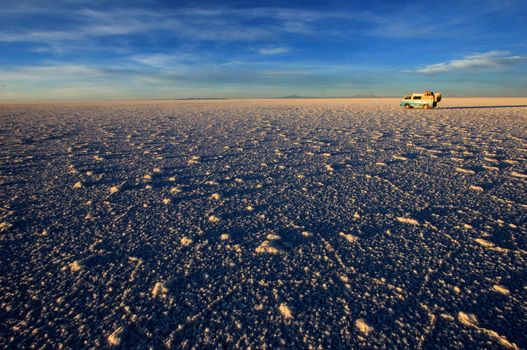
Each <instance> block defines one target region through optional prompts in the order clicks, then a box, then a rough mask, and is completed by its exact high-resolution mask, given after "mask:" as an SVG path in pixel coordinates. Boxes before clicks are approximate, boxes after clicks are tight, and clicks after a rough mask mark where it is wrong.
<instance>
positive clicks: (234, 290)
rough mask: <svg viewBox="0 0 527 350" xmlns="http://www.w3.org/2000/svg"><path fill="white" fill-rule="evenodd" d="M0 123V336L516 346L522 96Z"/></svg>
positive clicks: (290, 103)
mask: <svg viewBox="0 0 527 350" xmlns="http://www.w3.org/2000/svg"><path fill="white" fill-rule="evenodd" d="M0 121H1V135H0V146H1V147H0V157H1V158H0V159H1V173H0V200H1V208H0V244H1V255H0V320H1V322H0V346H1V347H2V348H10V347H14V346H18V347H19V348H30V347H35V348H59V346H63V347H66V348H80V347H90V348H92V347H97V348H99V347H123V348H147V347H153V348H182V349H185V348H194V347H195V348H206V347H210V348H219V347H229V348H230V347H242V348H246V347H252V348H264V347H265V346H267V347H273V348H275V347H284V348H308V347H319V346H320V347H323V348H357V347H363V348H394V347H399V348H444V347H451V348H464V347H469V348H508V349H517V348H526V347H527V333H526V332H525V330H526V329H527V269H526V268H527V226H526V225H525V223H526V222H527V211H526V210H527V186H526V181H527V163H526V158H527V99H453V98H452V99H448V98H447V99H445V100H444V101H443V102H441V103H440V105H439V107H438V108H436V109H434V110H404V109H403V108H402V107H399V106H398V100H397V99H372V100H368V99H338V100H321V99H312V100H245V101H244V100H236V101H232V100H229V101H117V102H111V103H109V102H105V103H84V104H40V105H39V104H34V105H4V106H0Z"/></svg>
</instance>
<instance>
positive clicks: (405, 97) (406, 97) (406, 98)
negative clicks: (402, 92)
mask: <svg viewBox="0 0 527 350" xmlns="http://www.w3.org/2000/svg"><path fill="white" fill-rule="evenodd" d="M404 99H405V100H411V99H412V96H410V95H408V96H404Z"/></svg>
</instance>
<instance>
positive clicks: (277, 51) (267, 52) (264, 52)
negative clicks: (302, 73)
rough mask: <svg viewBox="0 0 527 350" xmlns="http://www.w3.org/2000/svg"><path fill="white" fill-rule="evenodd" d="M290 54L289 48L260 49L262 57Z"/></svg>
mask: <svg viewBox="0 0 527 350" xmlns="http://www.w3.org/2000/svg"><path fill="white" fill-rule="evenodd" d="M287 52H289V49H288V48H287V47H263V48H260V49H258V53H259V54H260V55H278V54H282V53H287Z"/></svg>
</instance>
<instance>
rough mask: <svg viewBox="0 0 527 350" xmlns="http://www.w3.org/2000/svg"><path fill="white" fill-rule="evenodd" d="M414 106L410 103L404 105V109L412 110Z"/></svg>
mask: <svg viewBox="0 0 527 350" xmlns="http://www.w3.org/2000/svg"><path fill="white" fill-rule="evenodd" d="M411 108H412V106H410V105H409V104H408V103H407V104H405V105H404V109H411Z"/></svg>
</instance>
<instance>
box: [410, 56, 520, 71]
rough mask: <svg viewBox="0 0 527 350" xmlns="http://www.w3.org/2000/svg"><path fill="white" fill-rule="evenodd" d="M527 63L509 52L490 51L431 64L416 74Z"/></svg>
mask: <svg viewBox="0 0 527 350" xmlns="http://www.w3.org/2000/svg"><path fill="white" fill-rule="evenodd" d="M526 61H527V57H524V56H514V55H511V53H510V52H508V51H490V52H487V53H483V54H478V55H471V56H466V57H464V58H462V59H459V60H452V61H448V62H442V63H436V64H431V65H428V66H425V67H422V68H418V69H416V70H415V72H417V73H423V74H431V73H446V72H451V71H456V70H471V69H478V68H499V67H504V66H510V65H514V64H517V63H520V62H526Z"/></svg>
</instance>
